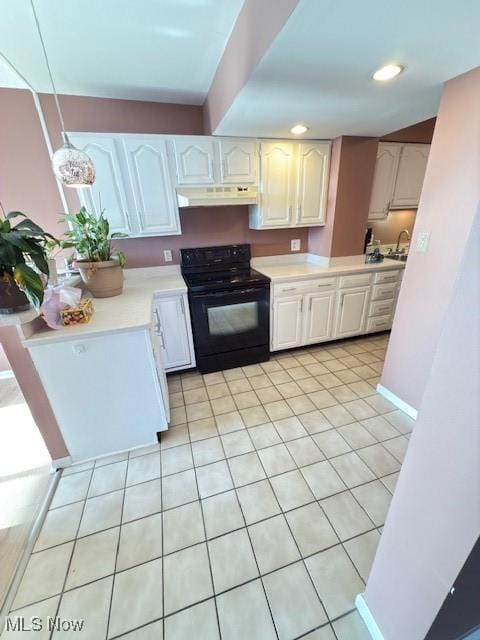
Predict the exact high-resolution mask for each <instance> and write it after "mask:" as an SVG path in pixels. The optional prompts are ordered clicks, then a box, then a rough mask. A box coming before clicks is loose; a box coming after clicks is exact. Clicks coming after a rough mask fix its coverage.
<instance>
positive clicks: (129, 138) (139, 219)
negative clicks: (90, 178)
mask: <svg viewBox="0 0 480 640" xmlns="http://www.w3.org/2000/svg"><path fill="white" fill-rule="evenodd" d="M69 137H70V140H71V141H72V143H73V144H74V145H75V146H76V147H78V148H79V149H82V150H83V151H85V152H86V153H88V155H89V156H90V157H91V158H92V160H93V163H94V165H95V170H96V178H95V182H94V184H93V186H92V187H88V188H86V189H78V191H77V193H78V197H79V199H80V203H81V204H82V205H83V206H85V207H86V208H87V209H88V210H89V211H91V212H92V213H94V214H95V215H99V214H100V212H101V211H102V210H103V209H104V210H105V215H106V217H107V219H108V221H109V223H110V230H111V231H112V232H113V233H115V232H120V233H125V234H127V235H129V236H136V237H142V236H158V235H178V234H179V233H181V230H180V218H179V215H178V207H177V201H176V197H175V189H174V184H173V180H172V176H171V170H170V164H169V159H168V153H167V146H166V141H165V138H164V137H163V136H154V135H152V136H151V135H129V134H108V135H107V134H102V133H92V134H85V133H72V134H69Z"/></svg>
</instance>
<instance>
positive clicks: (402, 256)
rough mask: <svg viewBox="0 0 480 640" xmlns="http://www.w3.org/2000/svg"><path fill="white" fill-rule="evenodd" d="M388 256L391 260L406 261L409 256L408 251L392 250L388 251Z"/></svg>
mask: <svg viewBox="0 0 480 640" xmlns="http://www.w3.org/2000/svg"><path fill="white" fill-rule="evenodd" d="M385 257H386V258H390V260H398V261H399V262H406V261H407V258H408V253H396V252H395V251H392V253H387V254H386V256H385Z"/></svg>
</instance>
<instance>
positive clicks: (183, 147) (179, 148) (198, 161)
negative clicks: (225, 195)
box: [171, 136, 218, 186]
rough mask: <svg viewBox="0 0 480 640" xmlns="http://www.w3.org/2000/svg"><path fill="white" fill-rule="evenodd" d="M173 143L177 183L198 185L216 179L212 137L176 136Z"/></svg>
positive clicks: (213, 182)
mask: <svg viewBox="0 0 480 640" xmlns="http://www.w3.org/2000/svg"><path fill="white" fill-rule="evenodd" d="M171 142H172V145H173V153H174V161H175V169H176V176H177V184H179V185H190V186H198V185H205V184H215V183H216V182H217V180H218V178H217V175H216V171H215V167H216V165H217V160H216V154H215V142H214V138H212V137H209V136H176V137H173V138H171Z"/></svg>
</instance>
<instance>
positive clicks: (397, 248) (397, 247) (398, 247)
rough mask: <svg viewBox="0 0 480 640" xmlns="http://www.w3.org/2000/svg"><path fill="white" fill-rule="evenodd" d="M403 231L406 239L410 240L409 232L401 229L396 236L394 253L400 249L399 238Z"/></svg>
mask: <svg viewBox="0 0 480 640" xmlns="http://www.w3.org/2000/svg"><path fill="white" fill-rule="evenodd" d="M404 233H406V234H407V238H408V241H409V242H410V233H409V231H408V229H402V230H401V231H400V233H399V234H398V238H397V246H396V248H395V253H398V251H399V249H400V238H401V237H402V235H403V234H404Z"/></svg>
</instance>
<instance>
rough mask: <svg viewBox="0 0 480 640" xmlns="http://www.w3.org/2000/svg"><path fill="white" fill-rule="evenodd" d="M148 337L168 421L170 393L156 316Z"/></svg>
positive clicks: (168, 420)
mask: <svg viewBox="0 0 480 640" xmlns="http://www.w3.org/2000/svg"><path fill="white" fill-rule="evenodd" d="M150 338H151V341H152V351H153V360H154V363H155V371H156V374H157V379H158V385H159V387H160V393H161V394H162V399H163V405H164V407H165V415H166V417H167V422H170V394H169V392H168V382H167V374H166V369H165V363H164V362H163V353H162V341H161V332H160V329H159V327H158V323H157V321H156V317H155V318H154V319H153V322H152V328H151V331H150Z"/></svg>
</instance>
